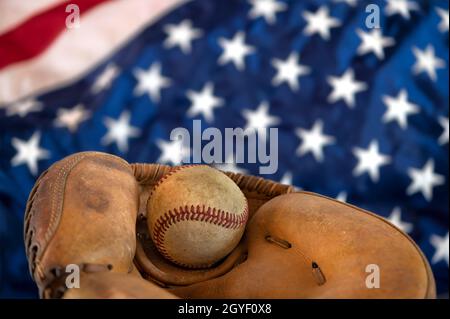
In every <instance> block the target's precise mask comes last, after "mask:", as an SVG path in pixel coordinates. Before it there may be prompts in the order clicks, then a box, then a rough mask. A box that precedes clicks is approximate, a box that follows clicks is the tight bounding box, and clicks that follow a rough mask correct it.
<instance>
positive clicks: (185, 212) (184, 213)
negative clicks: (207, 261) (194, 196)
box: [152, 199, 248, 268]
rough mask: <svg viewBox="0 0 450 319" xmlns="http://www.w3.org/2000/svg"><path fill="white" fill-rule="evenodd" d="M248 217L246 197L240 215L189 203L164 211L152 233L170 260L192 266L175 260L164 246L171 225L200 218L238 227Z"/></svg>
mask: <svg viewBox="0 0 450 319" xmlns="http://www.w3.org/2000/svg"><path fill="white" fill-rule="evenodd" d="M247 219H248V204H247V199H245V207H244V211H243V212H242V214H240V215H237V214H231V213H229V212H226V211H223V210H220V209H216V208H214V207H213V208H211V207H205V205H202V206H200V205H197V206H195V207H194V205H191V206H190V207H189V206H188V205H186V206H184V207H182V206H181V207H179V208H178V209H176V208H175V209H173V211H171V210H169V211H168V212H167V213H164V215H161V216H160V217H159V218H158V219H157V220H156V223H155V228H154V230H153V234H152V235H153V241H154V242H155V245H156V247H158V249H159V251H160V253H161V254H162V255H163V256H164V257H166V258H167V259H168V260H170V261H172V262H173V263H175V264H178V265H180V266H184V267H187V268H192V265H188V264H183V263H180V262H178V261H176V260H174V259H173V258H172V257H171V256H170V255H169V253H168V252H167V250H166V248H165V246H164V236H165V234H166V231H167V230H168V229H169V226H171V225H172V224H176V223H179V222H180V221H185V220H196V221H198V220H200V221H202V222H207V223H211V224H214V225H218V226H222V227H224V228H230V229H236V228H239V227H240V226H242V225H243V224H245V223H246V222H247ZM203 266H205V267H206V266H209V265H200V267H203Z"/></svg>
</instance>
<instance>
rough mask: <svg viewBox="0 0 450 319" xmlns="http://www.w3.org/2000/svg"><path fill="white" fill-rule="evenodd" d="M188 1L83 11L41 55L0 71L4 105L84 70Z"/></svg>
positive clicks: (141, 1)
mask: <svg viewBox="0 0 450 319" xmlns="http://www.w3.org/2000/svg"><path fill="white" fill-rule="evenodd" d="M184 2H186V0H165V1H160V0H116V1H112V2H106V3H105V4H102V5H99V6H98V7H96V8H94V9H92V10H91V11H89V12H88V13H87V14H86V15H83V13H81V14H82V15H81V21H80V23H81V27H80V28H79V29H66V30H65V31H64V32H63V33H62V34H61V35H60V36H59V37H58V38H57V39H56V40H55V42H54V43H53V44H52V46H51V47H50V48H48V49H47V50H46V51H44V52H43V53H42V54H41V55H38V56H37V57H35V58H33V59H31V60H27V61H23V62H20V63H16V64H12V65H10V66H8V67H6V68H4V69H3V70H1V71H0V108H1V107H2V106H3V107H4V106H5V104H10V103H12V102H14V101H16V100H18V99H21V98H23V97H25V96H29V95H35V94H38V92H44V91H47V90H50V89H52V88H56V87H59V86H61V85H63V84H64V83H69V82H71V81H73V80H75V79H76V78H78V77H80V76H82V75H83V74H85V73H86V72H88V70H89V69H90V68H92V67H93V66H94V65H96V64H97V63H98V62H100V61H101V60H103V59H105V58H106V57H108V55H110V54H111V53H112V52H113V51H114V50H116V49H118V48H119V47H120V46H121V45H123V44H124V43H125V42H126V41H128V40H129V39H130V37H131V36H133V34H134V33H137V32H139V30H141V29H143V28H145V26H146V25H148V24H151V23H153V22H155V21H156V20H157V19H158V18H160V17H161V15H163V14H165V13H167V12H168V11H169V10H171V9H173V8H174V7H175V6H177V5H180V4H182V3H184Z"/></svg>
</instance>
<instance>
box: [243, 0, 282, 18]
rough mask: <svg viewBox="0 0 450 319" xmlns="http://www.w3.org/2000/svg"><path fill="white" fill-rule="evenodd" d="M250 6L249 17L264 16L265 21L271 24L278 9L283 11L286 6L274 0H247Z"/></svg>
mask: <svg viewBox="0 0 450 319" xmlns="http://www.w3.org/2000/svg"><path fill="white" fill-rule="evenodd" d="M249 2H250V4H251V6H252V8H251V9H250V12H249V14H248V15H249V17H250V18H252V19H256V18H259V17H264V19H265V20H266V22H267V23H269V24H273V23H275V21H276V14H277V13H278V12H280V11H285V10H286V8H287V6H286V4H285V3H282V2H278V1H276V0H249Z"/></svg>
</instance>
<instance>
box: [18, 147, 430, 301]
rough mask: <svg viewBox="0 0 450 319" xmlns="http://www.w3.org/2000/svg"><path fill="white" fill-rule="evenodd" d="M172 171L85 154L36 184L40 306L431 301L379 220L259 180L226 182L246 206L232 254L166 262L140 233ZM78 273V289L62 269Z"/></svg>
mask: <svg viewBox="0 0 450 319" xmlns="http://www.w3.org/2000/svg"><path fill="white" fill-rule="evenodd" d="M171 169H173V168H171V167H169V166H165V165H158V164H131V165H130V164H128V163H127V162H125V161H124V160H122V159H120V158H118V157H115V156H112V155H108V154H103V153H95V152H87V153H78V154H74V155H72V156H69V157H67V158H65V159H63V160H61V161H60V162H58V163H55V164H54V165H53V166H52V167H50V168H49V169H48V170H47V171H46V172H44V173H43V174H42V175H41V177H40V178H39V179H38V181H37V182H36V185H35V187H34V188H33V190H32V192H31V194H30V197H29V200H28V204H27V208H26V214H25V244H26V252H27V257H28V261H29V266H30V272H31V274H32V276H33V278H34V280H35V281H36V283H37V285H38V287H39V291H40V295H41V297H44V298H59V297H64V298H96V297H98V298H114V297H119V298H128V297H130V298H176V297H181V298H433V297H435V286H434V278H433V275H432V273H431V270H430V267H429V265H428V262H427V261H426V259H425V257H424V256H423V254H422V252H421V251H420V249H419V248H418V247H417V245H416V244H415V243H414V242H413V241H412V240H411V239H410V238H409V237H408V236H407V235H406V234H404V233H403V232H402V231H400V230H399V229H397V228H396V227H395V226H393V225H391V224H390V223H389V222H387V221H386V220H384V219H383V218H381V217H379V216H377V215H374V214H372V213H370V212H367V211H364V210H361V209H359V208H357V207H354V206H351V205H348V204H346V203H342V202H339V201H336V200H333V199H329V198H326V197H323V196H320V195H317V194H313V193H307V192H295V191H294V189H293V188H292V187H290V186H286V185H282V184H279V183H276V182H273V181H270V180H266V179H263V178H260V177H254V176H247V175H242V174H234V173H228V172H227V173H225V174H227V175H228V176H229V177H230V178H231V179H232V180H233V181H234V182H235V183H236V184H237V185H238V186H239V187H240V189H241V190H242V192H243V193H244V195H245V196H246V198H247V200H248V205H249V222H248V224H247V227H246V230H245V233H244V236H243V238H242V240H241V241H240V243H239V245H238V246H237V247H236V248H235V249H234V250H233V251H232V252H231V253H230V254H229V255H228V256H227V257H225V258H224V259H223V260H221V261H219V262H218V263H217V264H215V265H213V266H212V267H210V268H208V269H194V270H193V269H187V268H182V267H180V266H177V265H175V264H173V263H171V262H170V261H167V260H166V259H164V258H163V257H162V256H161V255H160V254H159V253H158V251H157V250H156V249H155V247H154V245H153V243H152V240H151V237H150V236H149V233H148V230H147V226H146V218H147V217H146V203H147V200H148V197H149V194H150V192H151V190H152V188H153V186H154V185H155V184H156V183H157V182H158V180H159V179H160V178H161V177H162V176H164V175H165V174H167V173H168V172H170V170H171ZM69 264H75V265H78V266H79V267H80V271H81V283H80V288H78V289H67V285H66V284H65V280H66V279H67V274H66V272H65V271H64V269H65V268H66V267H67V265H69Z"/></svg>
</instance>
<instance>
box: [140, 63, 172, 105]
mask: <svg viewBox="0 0 450 319" xmlns="http://www.w3.org/2000/svg"><path fill="white" fill-rule="evenodd" d="M134 76H135V77H136V79H137V81H138V85H137V87H136V88H135V89H134V95H141V94H144V93H148V95H149V96H150V98H151V99H152V100H153V102H159V100H160V99H161V90H162V89H163V88H167V87H169V86H170V84H171V83H172V81H171V80H170V79H169V78H166V77H164V76H163V75H162V74H161V64H160V63H158V62H155V63H153V64H152V65H150V67H149V68H148V70H147V71H144V70H142V69H136V70H134Z"/></svg>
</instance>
